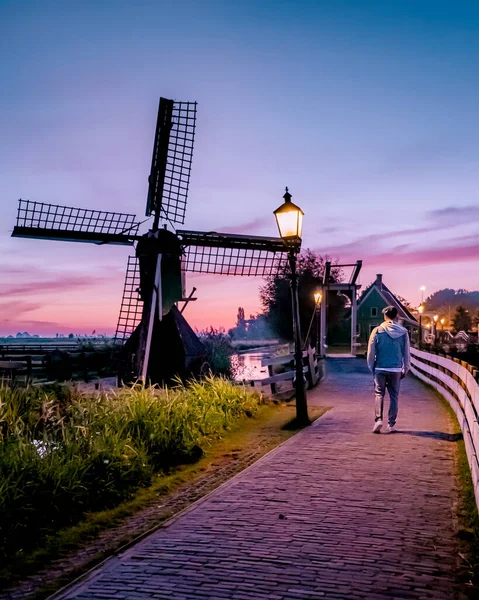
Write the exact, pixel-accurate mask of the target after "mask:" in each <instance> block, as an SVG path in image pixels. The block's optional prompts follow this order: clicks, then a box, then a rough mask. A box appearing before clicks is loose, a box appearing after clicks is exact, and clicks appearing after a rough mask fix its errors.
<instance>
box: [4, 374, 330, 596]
mask: <svg viewBox="0 0 479 600" xmlns="http://www.w3.org/2000/svg"><path fill="white" fill-rule="evenodd" d="M313 412H314V411H313ZM315 412H316V415H319V414H320V412H321V411H319V412H318V411H315ZM293 413H294V408H292V407H285V406H280V407H278V406H273V405H268V404H266V405H265V404H264V401H263V399H262V397H261V396H260V395H259V394H257V393H255V392H254V391H251V390H249V389H247V388H243V387H238V386H233V385H232V384H230V383H229V382H228V381H226V380H225V379H222V378H214V377H209V378H206V379H205V380H204V381H202V382H197V381H194V382H191V383H190V384H189V385H188V386H183V385H178V386H177V387H176V388H174V389H169V390H159V389H156V388H145V387H143V386H133V387H132V388H124V389H122V390H120V391H118V392H117V393H111V394H109V395H106V394H100V395H97V396H88V395H83V394H80V393H79V392H78V391H77V390H76V389H75V388H71V387H66V386H55V387H54V388H49V389H43V390H40V389H38V388H27V389H12V388H0V482H1V483H0V552H1V558H2V560H1V563H2V569H1V570H0V582H1V583H2V584H3V585H4V584H5V583H6V582H8V581H10V580H11V579H12V578H17V579H18V578H21V577H23V576H25V575H26V574H27V573H29V572H32V571H34V570H36V569H38V568H39V567H41V566H42V565H44V564H47V563H48V562H49V561H50V560H52V559H53V558H55V557H56V556H62V555H64V554H65V552H67V551H69V550H71V549H72V548H78V547H81V546H82V545H84V544H85V543H88V541H89V540H93V539H94V538H95V537H96V536H97V535H98V534H99V533H100V532H102V531H105V530H106V529H108V528H111V527H114V526H115V525H117V524H118V523H119V522H121V521H122V520H124V519H125V518H127V517H128V516H129V515H133V514H135V513H136V512H138V511H139V510H141V509H142V507H145V506H146V505H148V503H151V502H158V498H159V497H163V496H168V494H170V493H171V492H172V491H174V490H177V489H178V488H180V487H181V486H183V485H185V484H186V483H188V482H191V481H194V480H195V478H197V477H199V476H200V475H201V474H202V473H203V471H204V470H207V471H208V470H210V469H211V468H212V466H211V465H213V464H214V461H215V460H217V458H218V456H225V455H228V452H233V450H232V449H231V448H232V446H236V447H237V449H238V448H239V449H240V450H242V449H245V448H247V449H250V448H256V451H255V452H256V455H257V456H259V455H260V454H261V451H259V452H258V444H259V443H260V444H263V446H264V448H265V451H267V449H269V448H271V447H273V446H274V445H277V444H278V443H280V442H281V441H283V440H284V439H286V438H287V437H288V436H289V435H291V434H292V433H293V432H292V431H286V430H281V427H283V426H284V425H285V424H287V423H288V422H289V421H291V419H292V417H293ZM253 417H254V418H253ZM313 417H314V414H313ZM262 437H264V438H265V440H264V442H260V438H262ZM34 442H35V443H34ZM35 444H36V446H35ZM228 445H229V446H228ZM228 448H229V449H230V450H228ZM222 460H223V459H222ZM241 468H242V467H240V468H239V470H241ZM168 516H169V515H168V514H166V515H163V517H162V518H167V517H168ZM135 533H136V531H135ZM124 541H125V540H122V543H123V542H124ZM95 560H97V558H96V559H95Z"/></svg>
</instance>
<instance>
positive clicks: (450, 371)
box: [411, 348, 479, 509]
mask: <svg viewBox="0 0 479 600" xmlns="http://www.w3.org/2000/svg"><path fill="white" fill-rule="evenodd" d="M411 371H412V372H413V373H414V375H416V377H419V379H422V380H423V381H425V382H426V383H429V384H430V385H432V386H433V387H434V388H435V389H436V390H437V391H438V392H439V393H440V394H441V395H442V396H443V397H444V398H445V399H446V400H447V401H448V402H449V404H450V405H451V407H452V409H453V410H454V412H455V413H456V416H457V420H458V421H459V425H460V427H461V430H462V435H463V437H464V444H465V446H466V453H467V459H468V462H469V467H470V469H471V475H472V482H473V485H474V494H475V496H476V504H477V507H478V509H479V423H478V415H479V384H478V382H477V380H476V377H477V371H474V372H473V373H471V371H470V370H469V369H468V368H467V367H465V366H463V365H461V364H460V363H458V362H455V361H454V360H451V359H450V358H446V357H444V356H437V355H436V354H431V353H430V352H423V351H422V350H417V349H416V348H411Z"/></svg>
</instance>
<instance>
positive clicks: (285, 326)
mask: <svg viewBox="0 0 479 600" xmlns="http://www.w3.org/2000/svg"><path fill="white" fill-rule="evenodd" d="M329 260H331V259H330V257H328V256H324V257H323V256H321V255H319V254H316V253H315V252H313V251H312V250H309V249H307V250H305V251H303V252H301V253H300V255H299V256H298V264H297V271H298V294H299V313H300V321H301V332H302V336H303V339H304V336H305V335H306V333H307V329H308V326H309V323H310V320H311V316H312V314H313V313H314V310H315V304H314V298H313V294H314V292H315V291H316V289H317V287H318V286H319V285H320V284H321V282H322V279H323V275H324V270H325V267H326V262H327V261H329ZM336 264H337V261H336ZM290 278H291V271H290V268H289V265H286V266H285V267H284V268H283V269H282V270H281V271H280V272H278V273H277V274H276V275H271V276H270V277H267V278H266V280H265V283H264V285H263V286H262V287H261V288H260V300H261V305H262V307H263V310H264V313H265V317H266V320H267V323H268V325H269V327H270V328H271V330H272V331H273V332H274V333H275V335H277V336H278V337H280V338H281V339H285V340H291V339H293V313H292V309H291V286H290ZM342 278H343V272H342V270H341V269H340V268H339V267H336V266H334V264H333V266H332V268H331V277H330V282H331V283H332V282H339V281H341V280H342ZM328 304H329V306H328V320H329V322H330V323H332V324H334V323H335V322H338V321H339V319H340V318H341V316H342V315H344V314H345V310H344V298H343V297H342V296H339V295H337V294H333V293H331V294H330V297H329V301H328Z"/></svg>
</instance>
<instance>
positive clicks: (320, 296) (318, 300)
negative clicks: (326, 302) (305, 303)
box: [314, 292, 323, 306]
mask: <svg viewBox="0 0 479 600" xmlns="http://www.w3.org/2000/svg"><path fill="white" fill-rule="evenodd" d="M322 299H323V294H322V293H321V292H314V302H315V304H316V306H319V305H320V304H321V300H322Z"/></svg>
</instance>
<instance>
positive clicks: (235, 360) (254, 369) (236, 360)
mask: <svg viewBox="0 0 479 600" xmlns="http://www.w3.org/2000/svg"><path fill="white" fill-rule="evenodd" d="M280 348H283V346H281V345H279V344H278V346H271V347H269V348H264V349H263V348H258V349H257V350H251V351H249V352H241V353H238V354H233V355H232V356H231V359H230V360H231V368H232V371H233V377H234V379H235V381H243V380H250V379H265V378H266V377H269V373H268V367H262V366H261V361H262V359H263V358H264V357H269V356H273V355H275V354H276V353H277V352H278V351H279V349H280ZM284 348H287V346H285V347H284ZM284 348H283V350H284ZM284 352H285V353H286V350H284Z"/></svg>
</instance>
